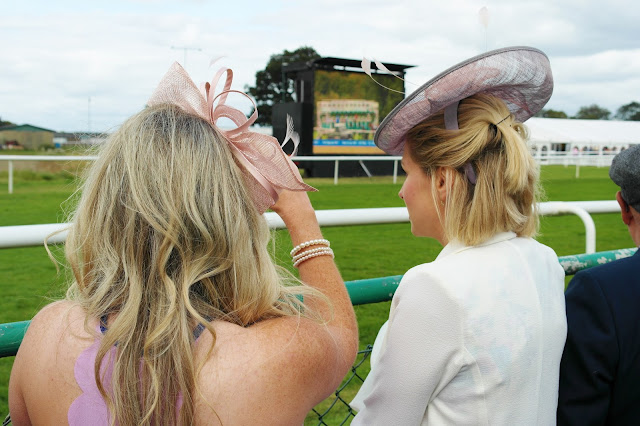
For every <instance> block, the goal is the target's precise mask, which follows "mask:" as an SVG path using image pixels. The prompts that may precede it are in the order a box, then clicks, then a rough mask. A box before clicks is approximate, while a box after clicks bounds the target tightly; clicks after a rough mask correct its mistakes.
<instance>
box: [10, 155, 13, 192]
mask: <svg viewBox="0 0 640 426" xmlns="http://www.w3.org/2000/svg"><path fill="white" fill-rule="evenodd" d="M9 194H13V161H11V160H9Z"/></svg>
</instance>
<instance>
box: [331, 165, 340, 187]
mask: <svg viewBox="0 0 640 426" xmlns="http://www.w3.org/2000/svg"><path fill="white" fill-rule="evenodd" d="M339 162H340V161H339V160H336V163H335V164H334V166H333V184H334V185H337V184H338V163H339Z"/></svg>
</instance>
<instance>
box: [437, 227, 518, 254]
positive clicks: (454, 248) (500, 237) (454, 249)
mask: <svg viewBox="0 0 640 426" xmlns="http://www.w3.org/2000/svg"><path fill="white" fill-rule="evenodd" d="M515 237H516V233H515V232H512V231H508V232H498V233H497V234H495V235H494V236H493V237H491V238H489V239H488V240H486V241H485V242H483V243H480V244H478V245H475V246H466V245H464V244H462V243H461V242H460V241H457V240H456V241H451V242H450V243H449V244H447V245H446V246H444V248H443V249H442V250H441V251H440V253H439V254H438V257H436V260H437V259H439V258H441V257H445V256H448V255H450V254H454V253H459V252H461V251H464V250H467V249H470V248H474V247H484V246H489V245H491V244H496V243H500V242H502V241H507V240H511V239H513V238H515Z"/></svg>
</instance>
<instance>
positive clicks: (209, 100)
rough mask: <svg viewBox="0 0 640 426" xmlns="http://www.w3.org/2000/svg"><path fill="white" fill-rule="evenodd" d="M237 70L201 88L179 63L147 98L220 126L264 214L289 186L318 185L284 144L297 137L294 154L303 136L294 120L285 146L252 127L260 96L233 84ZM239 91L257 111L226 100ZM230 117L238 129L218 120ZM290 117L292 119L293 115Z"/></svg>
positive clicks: (297, 188) (225, 71) (301, 188)
mask: <svg viewBox="0 0 640 426" xmlns="http://www.w3.org/2000/svg"><path fill="white" fill-rule="evenodd" d="M223 74H226V76H225V83H224V86H223V89H222V91H221V92H220V93H217V94H216V93H215V90H216V87H217V84H218V82H219V80H220V78H221V77H222V76H223ZM232 80H233V71H232V70H231V69H229V68H221V69H220V70H218V71H217V72H216V74H215V75H214V77H213V79H212V80H211V82H206V83H203V84H202V85H201V86H200V89H198V87H196V85H195V84H194V83H193V81H192V80H191V78H190V77H189V75H188V74H187V72H186V71H185V70H184V68H182V66H180V64H178V63H177V62H175V63H173V65H172V66H171V68H169V71H168V72H167V73H166V74H165V76H164V77H163V78H162V80H161V81H160V84H158V87H157V88H156V90H155V91H154V92H153V94H152V95H151V98H150V99H149V101H148V102H147V104H148V105H149V106H153V105H160V104H173V105H176V106H178V107H180V108H181V109H182V110H184V111H185V112H187V113H190V114H194V115H197V116H198V117H200V118H202V119H203V120H205V121H207V122H208V123H209V124H211V126H213V128H214V129H216V130H217V131H218V132H219V133H220V134H221V135H222V137H223V138H224V139H225V140H226V142H227V143H228V144H229V147H230V149H231V152H232V153H233V155H234V157H235V158H236V160H237V162H238V164H239V165H240V167H241V169H242V170H243V172H244V175H245V180H246V181H247V187H248V188H249V190H250V193H251V197H252V199H253V201H254V203H255V205H256V208H257V209H258V211H260V213H264V212H265V211H266V210H267V209H268V208H269V207H271V206H272V205H273V204H275V203H276V201H277V200H278V194H280V192H281V191H283V190H285V189H286V190H290V191H315V188H313V187H311V186H309V185H307V184H305V183H304V182H303V181H302V177H301V176H300V172H299V171H298V168H297V167H296V166H295V164H293V161H291V158H290V157H289V156H288V155H286V154H285V153H284V151H283V150H282V146H283V145H284V144H286V143H287V142H288V140H289V139H291V140H292V141H293V143H294V146H295V148H294V153H295V151H296V148H297V145H298V142H299V139H298V135H297V133H295V132H294V131H293V124H292V123H291V122H289V123H288V124H289V126H288V131H287V135H286V136H285V140H284V141H283V143H282V145H280V144H279V143H278V141H277V139H276V138H274V137H272V136H269V135H264V134H261V133H257V132H252V131H251V130H250V126H251V125H252V124H253V123H255V121H256V119H257V118H258V110H257V106H256V103H255V102H254V100H253V99H252V98H251V97H250V96H249V95H247V94H246V93H244V92H241V91H239V90H232V89H231V82H232ZM231 93H237V94H240V95H242V96H245V97H246V98H247V99H249V100H250V101H251V103H252V104H253V107H254V109H253V113H252V114H251V116H249V117H248V118H247V116H246V115H245V114H244V113H243V112H242V111H240V110H238V109H237V108H234V107H232V106H230V105H227V104H226V101H227V98H228V96H229V94H231ZM220 118H227V119H229V120H231V121H232V122H233V123H234V124H235V126H236V127H235V128H233V129H229V130H227V129H221V128H220V127H218V124H217V122H218V120H219V119H220ZM288 120H289V121H290V118H289V117H288Z"/></svg>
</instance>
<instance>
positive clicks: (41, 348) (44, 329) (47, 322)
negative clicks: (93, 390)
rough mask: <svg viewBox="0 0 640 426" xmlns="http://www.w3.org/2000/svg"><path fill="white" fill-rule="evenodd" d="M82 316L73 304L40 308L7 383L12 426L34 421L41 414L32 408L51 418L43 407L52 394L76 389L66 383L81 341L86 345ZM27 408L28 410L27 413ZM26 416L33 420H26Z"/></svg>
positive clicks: (80, 347)
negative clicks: (30, 416) (41, 408)
mask: <svg viewBox="0 0 640 426" xmlns="http://www.w3.org/2000/svg"><path fill="white" fill-rule="evenodd" d="M85 317H86V315H85V314H84V311H83V310H82V309H81V308H80V307H78V306H77V305H75V304H73V303H72V302H69V301H59V302H54V303H51V304H49V305H47V306H45V307H44V308H42V309H41V310H40V311H39V312H38V313H37V314H36V315H35V316H34V317H33V319H32V320H31V323H30V325H29V328H28V329H27V332H26V334H25V336H24V338H23V339H22V343H21V344H20V348H19V349H18V353H17V355H16V358H15V360H14V363H13V367H12V369H11V378H10V381H9V409H10V412H11V416H12V418H14V419H15V421H14V423H15V424H23V423H24V424H28V423H29V422H30V421H34V422H35V421H36V419H37V416H39V415H42V412H40V411H38V410H35V411H34V410H33V407H45V408H43V410H44V412H45V413H46V410H49V414H50V415H53V412H52V411H51V410H53V409H52V408H51V407H49V406H48V405H47V404H48V401H49V400H50V399H51V398H52V395H56V396H61V395H62V398H64V397H65V395H66V396H69V397H71V393H70V391H69V388H70V387H71V388H74V387H75V386H76V385H75V382H74V383H71V382H70V380H71V381H73V365H74V362H75V357H76V356H77V354H78V352H79V351H80V350H82V347H83V345H85V346H86V344H85V343H84V342H85V341H86V342H87V344H88V340H87V339H83V337H86V336H87V333H84V336H83V335H82V334H83V329H84V327H83V325H84V318H85ZM69 378H71V379H69ZM70 383H71V385H70ZM27 390H28V392H27ZM71 392H73V391H71ZM67 394H68V395H67ZM27 406H29V407H31V408H30V410H29V414H27V408H26V407H27ZM29 415H32V416H36V418H33V417H32V418H31V419H29Z"/></svg>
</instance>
